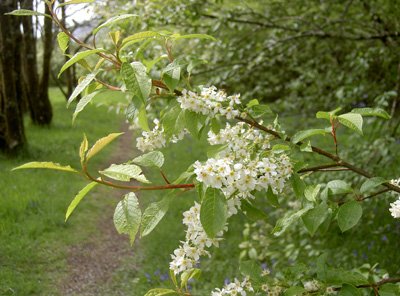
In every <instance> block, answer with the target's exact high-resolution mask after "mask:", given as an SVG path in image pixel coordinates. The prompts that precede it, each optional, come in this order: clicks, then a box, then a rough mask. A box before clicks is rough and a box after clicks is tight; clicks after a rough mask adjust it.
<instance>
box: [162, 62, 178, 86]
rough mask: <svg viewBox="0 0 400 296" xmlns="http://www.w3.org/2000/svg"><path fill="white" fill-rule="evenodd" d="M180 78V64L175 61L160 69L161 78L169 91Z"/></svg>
mask: <svg viewBox="0 0 400 296" xmlns="http://www.w3.org/2000/svg"><path fill="white" fill-rule="evenodd" d="M180 78H181V66H180V65H179V63H177V62H175V61H174V62H172V63H170V64H168V65H167V67H165V69H164V70H163V71H162V79H163V81H164V82H165V84H166V85H167V86H168V88H169V90H170V91H174V89H175V88H176V86H177V85H178V83H179V80H180Z"/></svg>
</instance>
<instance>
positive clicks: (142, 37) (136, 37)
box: [120, 31, 161, 50]
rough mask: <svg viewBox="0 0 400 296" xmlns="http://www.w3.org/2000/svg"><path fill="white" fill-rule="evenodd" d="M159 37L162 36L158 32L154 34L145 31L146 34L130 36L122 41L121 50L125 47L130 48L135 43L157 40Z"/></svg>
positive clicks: (140, 33)
mask: <svg viewBox="0 0 400 296" xmlns="http://www.w3.org/2000/svg"><path fill="white" fill-rule="evenodd" d="M159 37H161V34H160V33H158V32H154V31H144V32H139V33H135V34H133V35H130V36H128V37H126V38H124V39H123V40H122V43H121V48H120V50H122V49H124V48H125V47H127V46H130V45H132V44H134V43H137V42H141V41H144V40H147V39H157V38H159Z"/></svg>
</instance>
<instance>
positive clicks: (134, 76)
mask: <svg viewBox="0 0 400 296" xmlns="http://www.w3.org/2000/svg"><path fill="white" fill-rule="evenodd" d="M121 74H122V77H123V78H124V81H125V84H126V87H127V89H128V90H129V91H130V92H131V93H132V94H133V98H132V100H133V103H134V104H135V106H136V108H140V106H141V105H142V104H146V100H147V98H148V97H149V95H150V91H151V79H150V77H148V76H147V73H146V67H145V66H144V65H143V64H141V63H139V62H133V63H131V64H129V63H123V64H122V65H121Z"/></svg>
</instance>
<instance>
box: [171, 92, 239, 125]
mask: <svg viewBox="0 0 400 296" xmlns="http://www.w3.org/2000/svg"><path fill="white" fill-rule="evenodd" d="M239 97H240V96H239V95H234V96H230V97H228V96H227V95H226V93H225V92H224V91H221V90H217V88H216V87H215V86H211V87H208V88H207V87H204V88H202V90H201V92H200V94H196V93H194V92H191V91H188V90H183V91H182V96H180V97H178V98H177V100H178V102H179V103H180V104H181V108H182V109H187V110H191V111H193V112H196V113H201V114H203V115H208V116H211V117H214V116H215V115H216V114H220V115H223V116H225V117H226V118H228V119H232V118H235V117H236V116H238V115H239V114H240V112H239V111H238V110H237V109H236V108H235V107H236V106H237V105H240V104H241V102H240V99H239Z"/></svg>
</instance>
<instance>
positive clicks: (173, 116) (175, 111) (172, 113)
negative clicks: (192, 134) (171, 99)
mask: <svg viewBox="0 0 400 296" xmlns="http://www.w3.org/2000/svg"><path fill="white" fill-rule="evenodd" d="M181 112H182V109H181V108H180V107H179V106H178V105H175V106H173V107H172V108H170V109H168V110H167V111H166V112H165V113H164V115H163V117H162V122H161V123H162V126H163V128H164V133H165V136H166V137H167V139H170V138H171V137H172V136H173V135H174V134H178V133H179V132H180V131H181V130H182V129H183V128H184V126H182V125H179V124H178V125H177V118H179V115H180V113H181Z"/></svg>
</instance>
